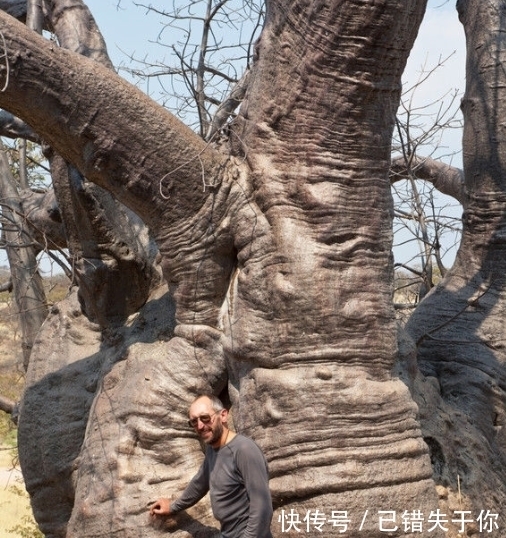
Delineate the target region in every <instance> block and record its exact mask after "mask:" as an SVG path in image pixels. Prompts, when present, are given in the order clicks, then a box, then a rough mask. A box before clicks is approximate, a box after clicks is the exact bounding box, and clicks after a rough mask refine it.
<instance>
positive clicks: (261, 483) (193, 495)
mask: <svg viewBox="0 0 506 538" xmlns="http://www.w3.org/2000/svg"><path fill="white" fill-rule="evenodd" d="M208 491H209V492H210V496H211V507H212V509H213V514H214V517H215V518H216V519H217V520H218V521H219V522H220V523H221V534H222V536H223V538H271V537H272V535H271V531H270V525H271V519H272V501H271V494H270V491H269V476H268V470H267V463H266V461H265V458H264V455H263V453H262V451H261V450H260V448H259V447H258V446H257V445H256V444H255V442H254V441H252V440H251V439H249V438H248V437H244V436H243V435H239V434H238V435H236V436H235V437H234V438H233V439H232V440H231V441H230V442H229V443H227V444H226V445H224V446H223V447H221V448H219V449H218V450H215V449H213V448H212V447H208V448H207V450H206V456H205V459H204V462H203V463H202V465H201V467H200V469H199V471H198V473H197V474H196V475H195V476H194V477H193V479H192V480H191V482H190V483H189V484H188V486H187V487H186V489H185V490H184V492H183V493H182V495H181V497H179V499H177V500H176V501H174V502H173V503H172V504H171V509H172V510H173V511H174V512H179V511H180V510H185V509H186V508H189V507H190V506H193V505H194V504H195V503H197V502H198V501H199V500H200V499H202V497H204V495H205V494H206V493H207V492H208Z"/></svg>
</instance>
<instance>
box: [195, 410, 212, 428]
mask: <svg viewBox="0 0 506 538" xmlns="http://www.w3.org/2000/svg"><path fill="white" fill-rule="evenodd" d="M217 413H219V411H216V412H214V413H213V414H212V415H200V416H198V417H195V418H192V419H190V420H189V421H188V426H190V428H196V427H197V425H198V423H199V420H200V422H202V424H209V423H210V422H211V421H212V418H213V417H214V415H216V414H217Z"/></svg>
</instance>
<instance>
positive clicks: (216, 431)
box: [204, 422, 223, 445]
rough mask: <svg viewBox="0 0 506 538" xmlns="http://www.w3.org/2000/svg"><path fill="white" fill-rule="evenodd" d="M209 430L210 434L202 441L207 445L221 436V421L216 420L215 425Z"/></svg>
mask: <svg viewBox="0 0 506 538" xmlns="http://www.w3.org/2000/svg"><path fill="white" fill-rule="evenodd" d="M211 431H212V436H211V437H210V438H209V439H207V440H205V441H204V442H205V443H206V444H207V445H212V444H214V443H216V442H217V441H219V440H220V439H221V436H222V435H223V424H222V423H221V422H217V423H216V426H215V427H214V428H211Z"/></svg>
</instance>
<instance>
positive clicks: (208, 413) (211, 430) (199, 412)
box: [189, 397, 227, 446]
mask: <svg viewBox="0 0 506 538" xmlns="http://www.w3.org/2000/svg"><path fill="white" fill-rule="evenodd" d="M226 413H227V412H226V410H225V409H222V410H221V411H218V412H216V411H215V410H214V409H213V407H212V404H211V400H209V398H206V397H203V398H199V399H198V400H197V401H195V402H193V404H192V405H191V407H190V412H189V417H190V421H192V422H193V423H194V424H195V426H194V428H195V431H196V432H197V434H198V436H199V437H200V438H201V439H202V441H204V443H206V444H208V445H211V446H219V443H220V440H221V438H222V436H223V422H224V421H225V419H226Z"/></svg>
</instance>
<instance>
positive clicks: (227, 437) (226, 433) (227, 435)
mask: <svg viewBox="0 0 506 538" xmlns="http://www.w3.org/2000/svg"><path fill="white" fill-rule="evenodd" d="M234 437H235V433H234V432H233V431H232V430H229V429H228V428H223V433H222V435H221V437H220V438H219V439H218V441H216V443H213V444H212V445H211V446H212V447H213V448H214V449H215V450H218V449H220V448H221V447H223V446H225V445H226V444H227V443H228V442H229V441H231V440H232V439H233V438H234Z"/></svg>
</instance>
